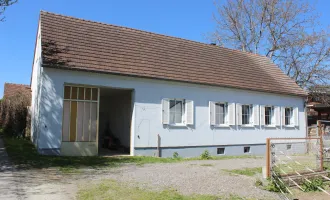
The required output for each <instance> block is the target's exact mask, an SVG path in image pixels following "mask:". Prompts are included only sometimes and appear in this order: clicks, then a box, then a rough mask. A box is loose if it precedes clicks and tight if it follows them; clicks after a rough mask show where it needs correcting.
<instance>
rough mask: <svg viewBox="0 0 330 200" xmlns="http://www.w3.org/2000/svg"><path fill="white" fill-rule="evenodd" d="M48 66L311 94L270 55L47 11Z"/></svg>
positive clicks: (44, 41)
mask: <svg viewBox="0 0 330 200" xmlns="http://www.w3.org/2000/svg"><path fill="white" fill-rule="evenodd" d="M40 21H41V42H42V53H43V66H44V67H57V68H62V69H71V70H83V71H89V72H98V73H109V74H119V75H125V76H136V77H144V78H153V79H162V80H171V81H181V82H188V83H197V84H206V85H213V86H222V87H232V88H240V89H247V90H255V91H262V92H271V93H282V94H290V95H298V96H305V95H306V93H305V91H304V90H303V89H301V88H300V87H299V86H298V85H297V84H296V83H295V82H294V81H293V80H291V79H290V78H289V77H288V76H286V75H285V74H284V73H283V72H282V71H281V70H280V69H279V68H278V67H277V66H276V65H275V64H274V63H272V62H271V61H270V60H269V59H268V58H267V57H264V56H260V55H255V54H251V53H246V52H241V51H238V50H231V49H227V48H223V47H219V46H214V45H209V44H204V43H199V42H195V41H190V40H185V39H180V38H175V37H170V36H165V35H160V34H155V33H150V32H146V31H140V30H135V29H131V28H125V27H120V26H114V25H110V24H103V23H98V22H92V21H87V20H83V19H77V18H73V17H67V16H62V15H58V14H53V13H48V12H43V11H42V12H41V16H40Z"/></svg>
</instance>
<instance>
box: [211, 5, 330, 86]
mask: <svg viewBox="0 0 330 200" xmlns="http://www.w3.org/2000/svg"><path fill="white" fill-rule="evenodd" d="M215 5H216V7H217V12H216V13H214V19H215V21H216V24H217V28H216V30H215V31H214V33H212V34H211V40H212V41H216V42H217V43H218V45H221V46H226V47H229V48H234V49H239V50H242V51H247V52H251V53H256V54H261V55H265V56H267V57H269V58H270V59H271V60H273V61H274V62H275V63H276V64H277V65H278V66H279V67H280V68H281V69H282V70H283V71H284V73H286V74H287V75H288V76H290V77H291V78H292V79H293V80H295V81H296V83H297V84H298V85H300V86H301V87H302V88H304V89H310V88H313V87H315V86H316V85H323V84H329V78H330V69H329V61H330V43H329V33H328V32H326V31H325V30H321V29H320V26H319V22H318V19H319V16H318V14H317V13H316V12H315V10H314V9H313V7H312V6H311V5H309V4H308V3H307V2H305V1H303V0H226V1H225V2H222V3H221V2H219V3H217V2H215Z"/></svg>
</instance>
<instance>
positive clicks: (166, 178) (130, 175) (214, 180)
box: [93, 159, 278, 200]
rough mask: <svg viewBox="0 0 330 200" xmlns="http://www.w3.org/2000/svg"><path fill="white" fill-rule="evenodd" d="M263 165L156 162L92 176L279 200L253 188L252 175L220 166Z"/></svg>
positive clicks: (256, 163) (253, 162)
mask: <svg viewBox="0 0 330 200" xmlns="http://www.w3.org/2000/svg"><path fill="white" fill-rule="evenodd" d="M263 165H264V160H263V159H230V160H209V161H208V160H205V161H189V162H182V163H159V164H147V165H144V166H135V165H126V166H123V167H120V168H115V169H111V170H109V171H107V172H105V171H104V172H102V174H103V176H94V178H93V179H97V178H99V179H114V180H117V181H120V182H127V183H130V184H133V185H134V186H138V187H142V188H148V189H154V190H164V189H169V188H171V189H175V190H177V191H179V192H180V193H182V194H186V195H189V194H209V195H222V196H223V195H230V194H235V195H238V196H240V197H247V198H256V199H267V200H270V199H278V195H277V194H274V193H271V192H267V191H265V190H261V189H259V188H257V187H255V185H254V184H255V178H254V177H248V176H243V175H232V174H230V173H228V172H225V171H223V169H227V170H231V169H240V168H254V167H261V166H263Z"/></svg>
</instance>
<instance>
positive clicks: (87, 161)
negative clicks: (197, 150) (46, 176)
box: [0, 133, 257, 173]
mask: <svg viewBox="0 0 330 200" xmlns="http://www.w3.org/2000/svg"><path fill="white" fill-rule="evenodd" d="M0 134H1V133H0ZM3 140H4V143H5V147H6V150H7V153H8V155H9V157H10V158H11V159H12V161H13V162H14V164H16V165H17V167H18V168H48V167H59V168H60V170H61V171H62V172H68V173H72V172H77V170H78V169H80V168H84V167H88V168H101V167H116V166H119V165H121V164H123V163H134V164H137V165H143V164H147V163H175V162H183V161H189V160H199V159H200V158H199V157H197V158H176V159H174V158H157V157H145V156H121V157H101V156H81V157H77V156H75V157H71V156H44V155H40V154H38V152H37V150H36V148H35V146H34V145H33V144H32V143H31V142H30V140H27V139H16V138H11V137H7V136H3ZM234 158H257V157H251V156H250V157H247V156H235V157H230V156H226V157H225V156H220V157H212V159H217V160H223V159H234Z"/></svg>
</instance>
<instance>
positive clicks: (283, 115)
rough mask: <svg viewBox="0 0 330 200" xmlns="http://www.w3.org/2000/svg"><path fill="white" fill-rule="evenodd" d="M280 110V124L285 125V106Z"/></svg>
mask: <svg viewBox="0 0 330 200" xmlns="http://www.w3.org/2000/svg"><path fill="white" fill-rule="evenodd" d="M281 111H282V126H285V107H282V108H281Z"/></svg>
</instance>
